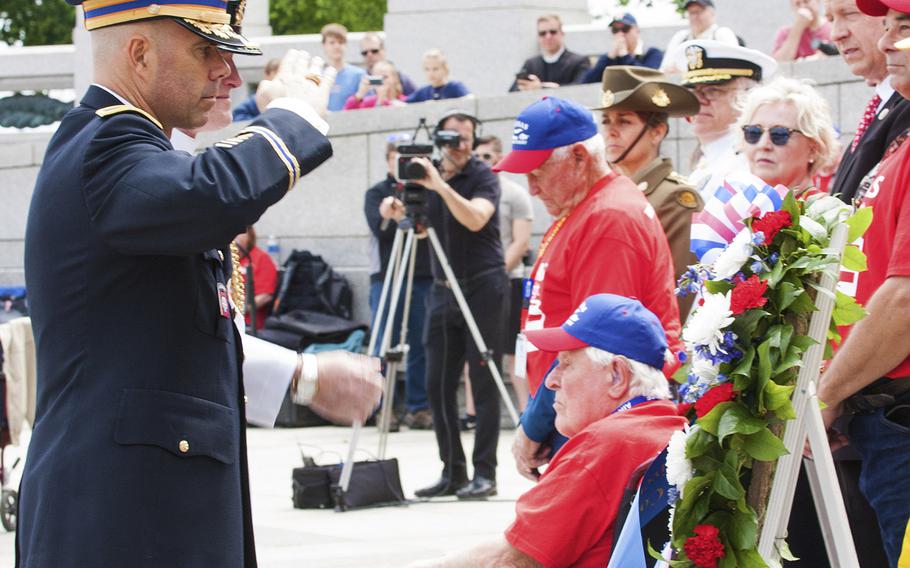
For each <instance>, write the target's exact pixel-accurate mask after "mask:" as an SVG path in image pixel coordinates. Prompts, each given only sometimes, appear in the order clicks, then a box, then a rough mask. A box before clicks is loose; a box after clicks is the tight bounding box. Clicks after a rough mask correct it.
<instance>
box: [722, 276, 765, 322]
mask: <svg viewBox="0 0 910 568" xmlns="http://www.w3.org/2000/svg"><path fill="white" fill-rule="evenodd" d="M767 290H768V283H767V282H762V281H761V280H760V279H759V278H758V276H756V275H754V274H753V275H752V276H750V277H749V279H748V280H744V281H742V282H740V283H738V284H737V285H736V286H735V287H734V288H733V293H732V294H730V311H731V312H733V314H734V315H737V314H741V313H743V312H744V311H746V310H751V309H752V308H760V307H762V306H764V305H765V303H766V302H767V301H768V299H767V298H765V297H764V295H765V291H767Z"/></svg>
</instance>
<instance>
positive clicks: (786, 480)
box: [758, 224, 859, 568]
mask: <svg viewBox="0 0 910 568" xmlns="http://www.w3.org/2000/svg"><path fill="white" fill-rule="evenodd" d="M847 232H848V229H847V226H846V225H844V224H840V225H838V226H837V227H835V229H834V232H833V234H832V236H831V243H830V245H829V247H830V248H831V249H833V250H835V251H837V256H838V258H840V257H841V255H842V254H843V250H844V246H845V245H846V243H847ZM830 268H831V269H833V270H829V271H828V272H833V274H835V275H836V274H837V273H838V271H839V269H840V262H839V261H838V262H837V263H833V264H832V265H831V266H830ZM820 284H821V287H822V288H824V289H825V290H828V291H830V292H831V294H825V293H823V292H821V293H819V294H818V296H817V297H816V299H815V305H816V307H817V308H818V311H817V312H815V314H813V316H812V320H811V321H810V323H809V336H810V337H811V338H812V339H814V340H815V341H816V344H815V345H812V346H811V347H810V348H809V349H808V350H806V352H805V353H804V354H803V364H802V368H801V369H800V372H799V378H798V379H797V386H796V390H795V391H794V393H793V407H794V409H795V411H796V419H795V420H792V421H790V422H788V423H787V426H786V432H785V434H784V445H785V446H786V447H787V450H788V451H789V454H787V455H785V456H783V457H782V458H780V460H778V462H777V470H776V472H775V474H774V481H773V483H772V485H771V497H770V501H769V502H768V509H767V511H766V514H765V522H764V525H763V527H762V533H761V538H760V539H759V544H758V552H759V554H760V555H761V557H762V558H763V559H764V560H765V561H766V562H768V563H769V565H771V566H780V565H781V550H782V544H783V543H784V541H785V539H786V538H787V524H788V522H789V520H790V511H791V508H792V506H793V494H794V493H795V491H796V481H797V479H798V477H799V466H800V463H801V462H802V463H805V465H806V472H807V474H808V477H809V484H810V486H811V488H812V497H813V499H814V501H815V508H816V511H817V513H818V519H819V522H820V523H821V528H822V533H823V534H824V537H825V548H826V550H827V552H828V559H829V560H830V561H831V565H832V566H834V567H835V568H859V560H858V559H857V556H856V548H855V547H854V545H853V535H852V533H851V532H850V523H849V522H848V520H847V510H846V508H845V507H844V498H843V495H842V494H841V490H840V484H839V483H838V481H837V473H836V472H835V470H834V459H833V458H832V456H831V448H830V446H829V445H828V435H827V433H826V431H825V426H824V421H823V420H822V414H821V410H820V408H819V402H818V397H817V396H816V383H817V380H818V375H819V370H820V369H821V362H822V356H823V354H824V351H825V343H826V341H827V331H828V325H829V324H830V321H831V314H832V312H833V311H834V289H835V287H836V286H837V278H836V277H832V275H831V274H828V273H827V272H826V273H824V274H823V275H822V278H821V282H820ZM807 436H808V438H809V447H810V448H811V449H812V456H813V458H812V459H808V458H806V459H803V457H802V455H803V447H804V445H805V443H806V437H807Z"/></svg>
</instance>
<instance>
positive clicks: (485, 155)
mask: <svg viewBox="0 0 910 568" xmlns="http://www.w3.org/2000/svg"><path fill="white" fill-rule="evenodd" d="M474 157H475V158H477V159H478V160H483V161H484V162H492V161H493V154H490V153H489V152H482V153H481V152H475V153H474Z"/></svg>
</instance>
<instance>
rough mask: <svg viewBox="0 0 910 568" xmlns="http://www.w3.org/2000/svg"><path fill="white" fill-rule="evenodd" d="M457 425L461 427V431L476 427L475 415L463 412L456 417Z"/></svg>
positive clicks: (468, 430)
mask: <svg viewBox="0 0 910 568" xmlns="http://www.w3.org/2000/svg"><path fill="white" fill-rule="evenodd" d="M458 425H459V427H460V428H461V431H462V432H470V431H471V430H475V429H476V428H477V416H475V415H473V414H465V415H463V416H462V417H460V418H459V419H458Z"/></svg>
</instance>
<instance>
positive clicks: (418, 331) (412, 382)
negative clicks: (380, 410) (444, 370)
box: [370, 278, 433, 412]
mask: <svg viewBox="0 0 910 568" xmlns="http://www.w3.org/2000/svg"><path fill="white" fill-rule="evenodd" d="M432 286H433V280H432V279H429V278H415V279H414V290H413V292H412V294H411V312H410V313H409V314H408V337H407V341H408V347H409V348H408V361H407V365H406V368H405V376H406V378H405V383H404V386H405V389H404V392H405V406H406V407H407V409H408V412H417V411H418V410H423V409H426V408H429V407H430V403H429V402H428V401H427V382H426V375H427V356H426V353H425V351H424V347H423V340H422V339H423V325H424V321H425V320H426V313H427V295H428V294H429V292H430V288H431V287H432ZM380 295H382V282H371V283H370V312H371V313H372V314H373V319H374V320H375V319H376V312H377V311H378V310H379V296H380ZM389 296H390V297H389V299H387V300H386V302H387V303H391V291H389ZM402 313H404V289H402V290H401V298H400V299H399V301H398V310H397V313H396V315H395V328H394V329H393V330H392V332H393V333H392V343H391V345H392V346H395V345H397V344H398V337H399V334H400V333H401V315H402ZM388 315H389V308H388V306H386V309H385V313H384V316H383V320H382V321H381V322H378V323H377V322H375V321H374V322H373V325H378V326H379V336H378V337H379V340H378V341H377V346H376V351H377V353H378V351H379V348H380V346H379V341H381V340H382V332H383V328H384V327H385V322H386V318H388ZM377 353H374V355H375V354H377Z"/></svg>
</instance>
